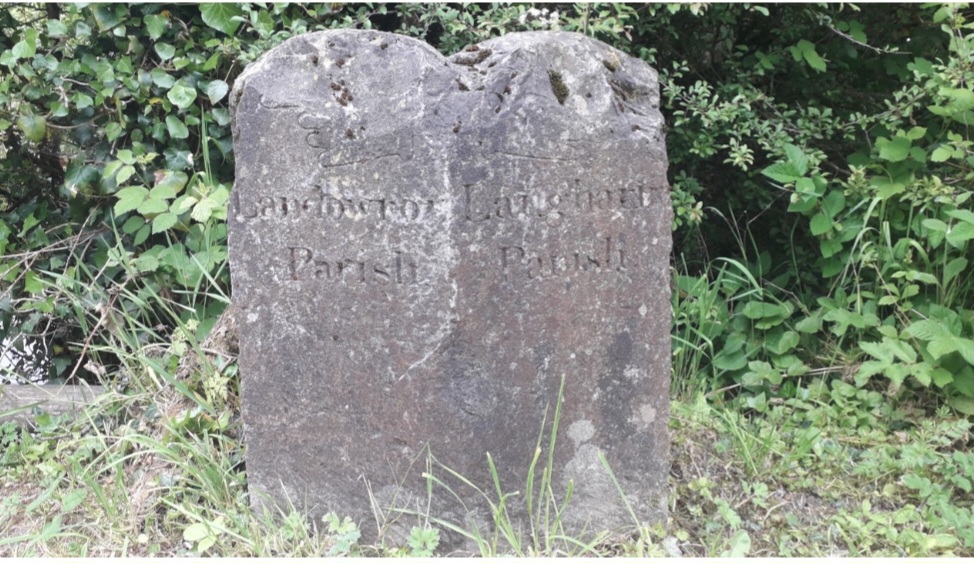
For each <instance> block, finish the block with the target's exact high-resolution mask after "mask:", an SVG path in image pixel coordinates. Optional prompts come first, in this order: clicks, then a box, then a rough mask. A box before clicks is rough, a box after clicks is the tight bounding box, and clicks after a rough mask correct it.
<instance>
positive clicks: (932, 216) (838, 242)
mask: <svg viewBox="0 0 974 563" xmlns="http://www.w3.org/2000/svg"><path fill="white" fill-rule="evenodd" d="M934 21H935V22H937V23H940V24H941V26H942V28H943V30H944V32H946V33H947V34H948V35H949V36H950V41H949V51H950V53H951V56H950V57H949V58H948V59H946V60H941V61H929V60H927V59H924V58H922V57H915V58H913V60H912V62H910V63H909V64H908V65H907V68H908V70H909V72H910V76H909V80H908V81H907V83H906V85H905V86H904V87H903V88H902V89H901V90H900V91H898V92H896V93H895V94H894V95H893V96H892V99H890V100H888V102H887V105H888V110H887V111H886V112H883V113H882V114H879V115H873V116H862V115H859V116H856V119H855V122H856V123H855V127H856V128H857V129H858V130H859V131H861V132H862V134H865V135H867V136H868V138H869V140H870V143H869V145H868V147H865V148H863V149H860V150H859V151H857V152H854V153H852V154H849V155H848V157H847V162H848V171H841V172H840V173H835V174H833V173H829V172H827V171H826V170H824V169H823V167H822V166H820V165H815V164H814V159H813V158H812V157H811V156H810V155H809V154H807V153H806V151H805V150H803V149H802V148H800V147H798V146H795V145H790V144H788V145H785V155H786V158H785V159H784V160H782V161H779V162H777V163H775V164H773V165H771V166H768V167H766V168H765V169H764V170H763V171H762V174H764V175H765V176H766V177H768V178H770V179H771V180H772V181H773V182H775V183H776V184H778V185H779V187H781V188H783V189H787V190H789V191H790V192H791V195H790V205H789V208H788V209H789V211H790V212H792V213H797V214H800V215H802V216H804V217H805V218H806V219H807V220H808V223H807V226H808V230H809V232H810V233H811V235H812V236H814V237H816V238H817V240H818V242H819V257H818V260H817V266H818V269H819V270H820V272H821V274H822V275H823V276H825V277H826V278H828V279H830V280H832V287H833V289H832V291H831V295H830V296H828V297H820V298H818V299H817V301H818V304H819V308H817V309H816V310H815V311H814V312H813V313H812V317H811V318H815V319H820V320H821V321H822V322H824V323H825V325H824V326H825V327H827V329H828V331H829V332H830V333H831V334H832V335H833V337H834V338H836V339H838V340H839V344H838V346H840V347H842V348H843V349H844V350H846V351H847V352H848V353H849V354H851V355H852V356H853V357H854V359H855V360H857V361H856V363H855V365H856V366H857V367H856V369H855V376H854V382H855V384H856V385H857V386H859V387H863V386H866V385H868V384H870V382H873V381H876V380H877V379H878V380H879V381H883V382H885V385H886V386H887V393H888V394H891V395H896V394H899V393H900V392H901V391H902V390H903V389H904V388H905V387H908V386H910V385H912V386H920V387H932V388H934V389H939V390H941V392H942V393H943V395H944V397H945V399H946V401H947V402H948V403H949V404H950V405H951V406H952V407H954V408H955V409H957V410H958V411H960V412H963V413H965V414H969V415H970V414H974V346H971V342H972V340H974V320H972V309H974V278H972V277H971V276H970V275H969V270H970V267H971V264H972V261H974V252H972V250H974V246H972V241H974V211H972V209H974V202H972V200H971V197H972V195H974V193H972V189H971V186H972V185H974V143H972V142H971V141H970V140H968V139H969V137H970V128H971V127H972V126H974V93H972V91H971V86H972V84H974V62H972V61H974V24H972V23H969V22H966V20H965V19H964V17H963V15H962V13H961V12H960V10H958V9H957V8H956V7H954V6H944V7H942V8H940V9H939V10H938V11H937V12H936V14H935V15H934ZM965 273H967V274H966V275H965Z"/></svg>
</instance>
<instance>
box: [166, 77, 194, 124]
mask: <svg viewBox="0 0 974 563" xmlns="http://www.w3.org/2000/svg"><path fill="white" fill-rule="evenodd" d="M166 97H167V98H169V101H170V102H172V103H173V104H174V105H176V107H178V108H179V109H186V108H188V107H189V106H191V105H193V102H195V101H196V88H193V87H192V86H190V85H189V84H186V82H185V81H183V80H179V81H178V82H176V83H175V84H173V87H172V89H170V90H169V93H167V94H166ZM167 125H168V120H167Z"/></svg>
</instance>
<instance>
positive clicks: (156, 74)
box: [149, 67, 176, 89]
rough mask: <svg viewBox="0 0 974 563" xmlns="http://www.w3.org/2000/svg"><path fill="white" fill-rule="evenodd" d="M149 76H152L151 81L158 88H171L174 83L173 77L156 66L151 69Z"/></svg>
mask: <svg viewBox="0 0 974 563" xmlns="http://www.w3.org/2000/svg"><path fill="white" fill-rule="evenodd" d="M149 76H150V77H151V78H152V83H153V84H155V85H156V86H158V87H160V88H167V89H168V88H172V85H173V84H175V83H176V79H175V78H173V77H172V76H171V75H169V74H168V73H167V72H166V71H164V70H162V69H161V68H158V67H156V68H154V69H152V72H150V73H149Z"/></svg>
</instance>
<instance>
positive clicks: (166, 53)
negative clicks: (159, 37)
mask: <svg viewBox="0 0 974 563" xmlns="http://www.w3.org/2000/svg"><path fill="white" fill-rule="evenodd" d="M154 48H155V50H156V54H157V55H159V60H162V61H168V60H169V59H171V58H173V56H175V55H176V48H175V47H173V46H172V45H170V44H169V43H156V45H155V47H154Z"/></svg>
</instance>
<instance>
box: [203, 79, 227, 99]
mask: <svg viewBox="0 0 974 563" xmlns="http://www.w3.org/2000/svg"><path fill="white" fill-rule="evenodd" d="M229 91H230V86H228V85H227V83H226V82H224V81H222V80H213V81H211V82H209V83H207V85H206V97H208V98H209V99H210V103H211V104H213V105H216V103H217V102H219V101H220V100H222V99H223V97H224V96H226V95H227V92H229Z"/></svg>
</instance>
